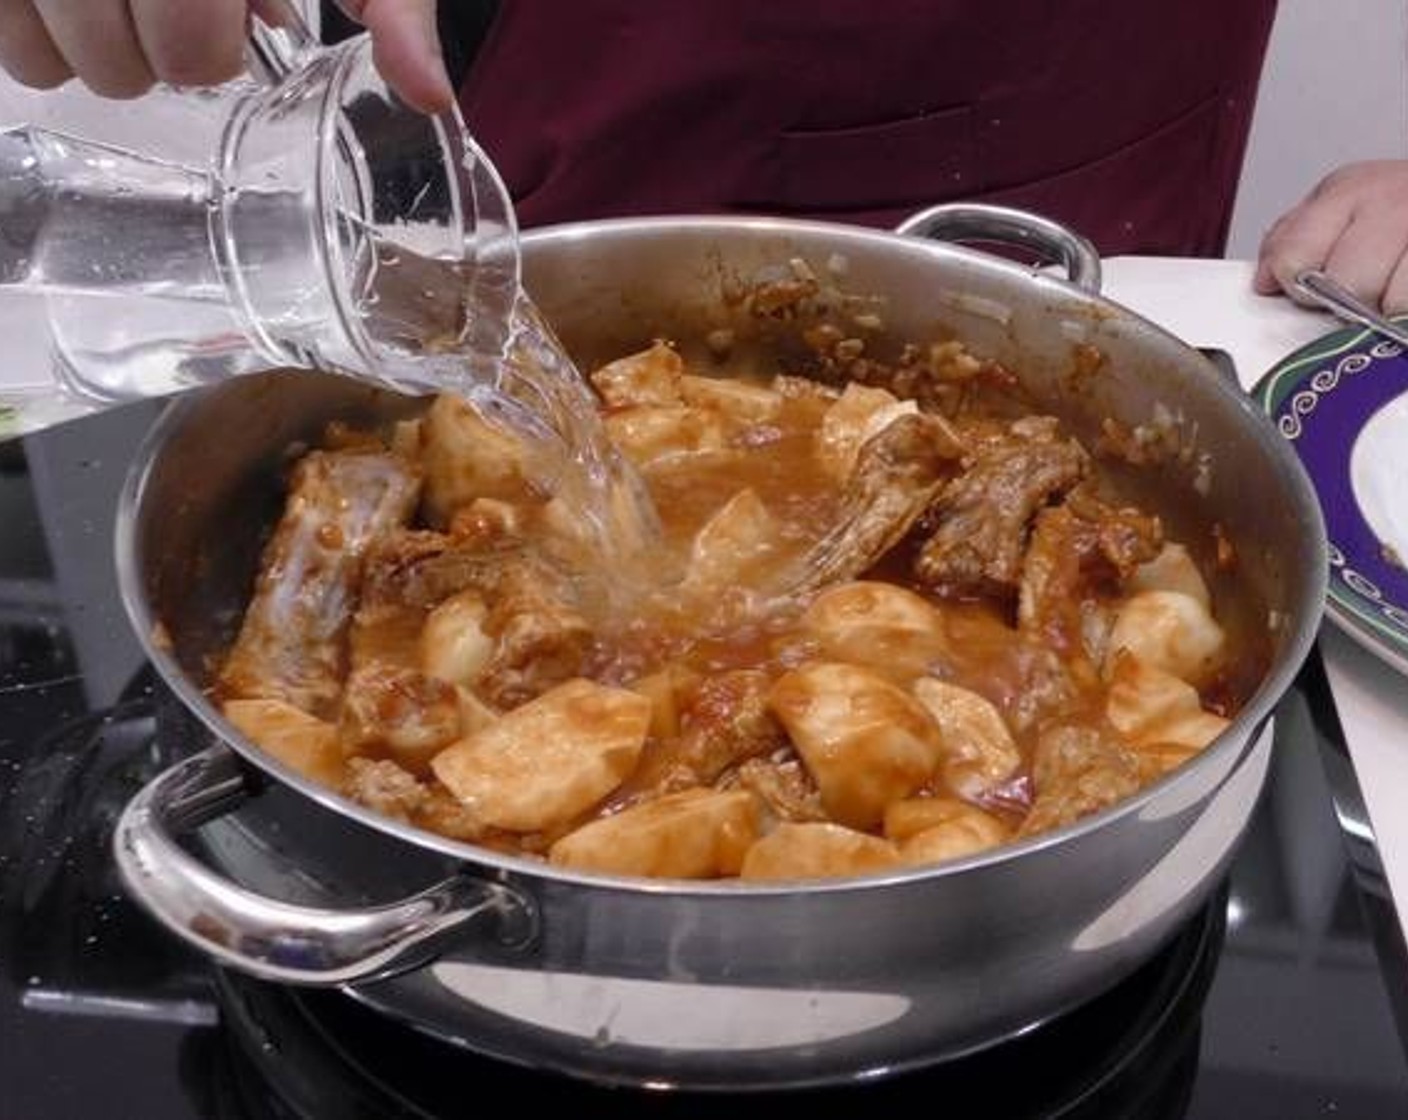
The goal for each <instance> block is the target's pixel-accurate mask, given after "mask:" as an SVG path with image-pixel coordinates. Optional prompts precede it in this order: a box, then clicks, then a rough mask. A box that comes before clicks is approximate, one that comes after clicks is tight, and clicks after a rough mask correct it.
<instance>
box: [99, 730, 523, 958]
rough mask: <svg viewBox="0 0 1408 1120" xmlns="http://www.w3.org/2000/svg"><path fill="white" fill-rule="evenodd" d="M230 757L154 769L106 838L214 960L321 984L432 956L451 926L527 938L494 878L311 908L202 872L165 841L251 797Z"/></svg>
mask: <svg viewBox="0 0 1408 1120" xmlns="http://www.w3.org/2000/svg"><path fill="white" fill-rule="evenodd" d="M250 792H251V791H250V789H249V786H248V784H247V783H246V780H245V776H244V773H243V771H242V770H241V768H240V765H239V760H238V758H237V757H236V755H235V753H234V752H233V751H231V750H229V749H228V748H226V747H223V746H215V747H211V748H210V749H208V750H205V751H202V752H201V753H200V754H197V755H193V756H191V757H190V758H187V759H185V760H184V761H182V762H179V763H177V764H176V765H175V766H172V767H171V768H170V769H168V770H165V771H163V772H162V773H161V774H159V775H158V776H157V777H156V778H154V779H153V780H152V781H151V782H149V783H148V784H147V785H146V786H145V787H144V788H143V789H142V791H141V792H140V793H138V794H137V796H136V797H134V798H133V799H132V800H131V801H130V802H129V803H128V804H127V808H126V809H125V810H124V811H123V813H122V816H121V817H120V818H119V819H118V822H117V827H116V829H115V830H114V833H113V847H114V850H115V855H116V857H117V868H118V872H119V873H120V875H121V877H122V880H123V882H124V883H125V885H126V887H127V889H128V891H129V892H130V893H131V894H132V895H133V897H134V898H136V899H137V900H138V901H139V902H140V903H142V905H143V906H145V907H146V908H147V909H148V910H149V911H150V912H151V913H152V914H154V915H155V916H156V918H157V919H158V920H160V921H161V922H162V924H164V925H165V926H167V927H168V928H169V929H171V930H172V931H173V932H174V933H176V934H177V935H178V936H180V937H182V938H183V939H185V940H186V941H187V942H189V943H190V944H192V945H194V946H195V947H196V948H198V949H200V950H202V951H204V952H206V953H209V954H210V955H211V956H213V957H215V958H216V959H218V960H219V961H221V962H222V963H223V964H227V965H229V966H231V967H232V968H234V969H236V970H238V971H240V972H244V973H247V974H249V975H251V976H255V977H258V978H259V979H262V980H275V981H278V982H280V983H285V984H305V985H317V986H329V985H336V984H348V983H352V982H354V981H359V980H373V979H379V978H382V977H386V976H391V975H394V974H395V973H397V972H403V971H405V970H406V969H409V968H413V967H415V966H417V965H419V964H422V963H424V962H425V961H426V960H427V959H429V958H431V957H433V956H434V955H435V954H436V952H437V950H438V948H439V947H440V946H441V945H442V943H443V942H444V940H445V939H446V935H448V934H450V933H451V931H455V932H458V933H464V932H465V931H466V930H468V929H470V928H473V927H474V926H484V927H487V928H488V929H489V930H491V931H492V932H493V933H494V934H495V935H496V936H497V938H498V940H499V941H501V942H502V943H505V944H521V943H523V942H526V941H527V940H528V939H529V937H530V936H531V934H532V931H533V927H534V920H533V916H532V915H533V908H532V906H531V904H530V903H528V902H527V901H526V900H525V899H523V898H522V897H521V896H520V895H519V894H518V893H517V892H515V891H513V890H512V889H511V888H509V887H508V886H506V885H504V884H501V883H493V882H489V881H486V880H482V879H474V878H470V877H468V876H462V877H460V876H457V877H454V878H451V879H447V880H445V881H444V882H442V883H438V884H436V885H435V886H433V887H430V888H429V889H427V890H424V891H421V892H420V893H419V894H415V895H412V896H411V897H409V898H406V899H403V900H402V901H400V902H395V903H392V904H390V905H386V906H376V907H366V908H363V909H350V910H320V909H316V908H314V907H308V906H298V905H293V904H291V903H287V902H279V901H276V900H274V899H270V898H265V897H263V896H262V895H259V894H256V893H255V892H253V891H251V890H248V889H247V888H245V887H241V886H239V885H238V884H236V883H232V882H230V881H229V880H228V879H225V878H223V877H222V876H220V875H218V874H216V873H215V872H213V871H211V870H210V869H209V868H208V867H206V866H205V865H203V864H202V863H200V861H198V860H197V859H195V857H193V856H192V855H190V854H189V853H187V852H186V851H185V850H184V849H183V848H181V847H180V846H179V845H178V844H177V843H176V840H175V838H174V837H175V836H176V835H177V834H179V833H181V832H184V831H187V830H189V829H192V828H195V827H197V826H199V825H201V824H204V823H205V822H207V821H210V820H213V819H214V818H216V817H218V816H222V815H224V814H225V813H228V812H230V811H231V810H233V809H234V808H235V807H236V806H238V805H239V804H240V803H242V802H243V801H245V800H246V799H247V798H248V797H249V796H250Z"/></svg>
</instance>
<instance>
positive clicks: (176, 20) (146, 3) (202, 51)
mask: <svg viewBox="0 0 1408 1120" xmlns="http://www.w3.org/2000/svg"><path fill="white" fill-rule="evenodd" d="M55 2H57V3H60V4H66V5H69V6H75V5H73V0H55ZM91 2H92V0H85V3H91ZM128 3H129V4H130V5H131V12H132V21H133V23H134V25H135V26H136V31H137V38H138V41H139V42H140V43H141V46H142V50H143V52H144V53H145V55H146V58H147V61H148V63H149V64H150V66H151V69H152V72H153V73H154V74H155V75H156V77H157V78H158V79H159V80H161V81H163V82H170V83H171V84H172V85H178V86H211V85H218V84H219V83H220V82H226V81H229V80H230V79H231V78H233V77H235V76H236V75H237V74H239V73H240V71H241V70H243V69H244V45H245V21H246V19H247V16H248V5H247V4H246V3H245V0H201V2H200V3H193V2H192V0H128Z"/></svg>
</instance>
